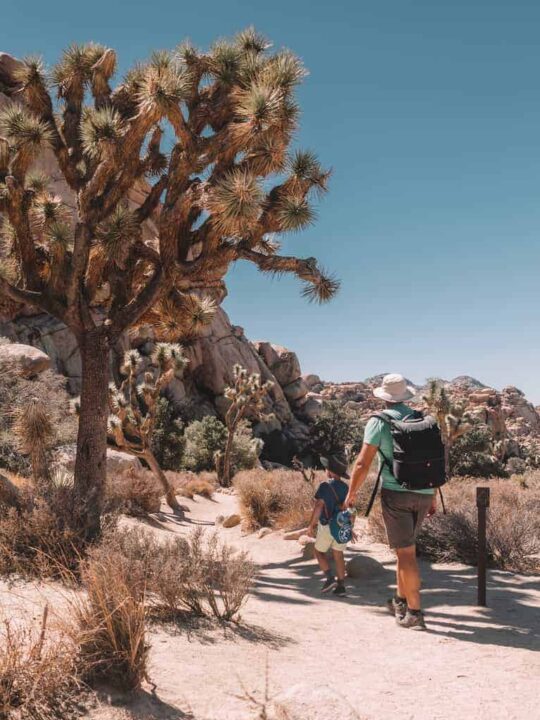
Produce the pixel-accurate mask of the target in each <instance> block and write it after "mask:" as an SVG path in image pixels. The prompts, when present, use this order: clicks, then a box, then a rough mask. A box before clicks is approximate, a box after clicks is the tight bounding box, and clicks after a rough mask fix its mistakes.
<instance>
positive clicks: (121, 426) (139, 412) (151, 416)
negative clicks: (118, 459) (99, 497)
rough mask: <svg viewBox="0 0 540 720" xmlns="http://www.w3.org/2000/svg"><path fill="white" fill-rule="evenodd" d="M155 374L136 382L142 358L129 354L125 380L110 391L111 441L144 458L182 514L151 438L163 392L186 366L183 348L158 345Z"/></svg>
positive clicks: (168, 499)
mask: <svg viewBox="0 0 540 720" xmlns="http://www.w3.org/2000/svg"><path fill="white" fill-rule="evenodd" d="M152 362H153V364H154V365H155V366H156V370H155V372H151V371H150V370H148V371H147V372H145V373H144V381H143V382H141V383H138V382H137V377H138V376H139V375H140V373H141V369H142V357H141V355H140V354H139V353H138V352H137V350H130V351H129V352H127V353H126V355H125V358H124V363H123V365H122V367H121V368H120V372H121V373H122V375H123V376H124V377H125V379H124V381H123V382H122V385H121V386H120V388H116V386H115V385H111V386H110V387H109V408H110V411H111V414H110V416H109V423H108V433H109V438H110V439H111V440H112V441H113V442H114V443H115V445H116V446H117V447H119V448H121V449H122V450H125V451H126V452H128V453H131V454H132V455H135V456H136V457H139V458H142V459H143V460H145V461H146V462H147V463H148V466H149V467H150V469H151V470H152V472H153V473H154V475H155V476H156V477H157V479H158V480H159V482H160V483H161V485H162V487H163V491H164V493H165V499H166V500H167V503H168V505H169V507H170V508H172V509H173V510H174V511H175V512H180V511H181V508H180V505H179V504H178V501H177V499H176V496H175V494H174V490H173V488H172V487H171V486H170V484H169V481H168V480H167V476H166V475H165V473H164V472H163V470H162V469H161V468H160V466H159V463H158V461H157V460H156V456H155V455H154V453H153V452H152V436H153V433H154V428H155V424H156V416H157V412H158V409H159V405H158V401H159V397H160V393H161V391H162V390H163V389H164V388H165V387H166V386H167V385H168V384H169V383H170V382H171V380H172V379H173V378H174V377H178V376H179V375H181V373H182V372H183V371H184V368H185V366H186V365H187V362H188V361H187V359H186V358H185V357H184V354H183V351H182V348H181V347H180V345H172V344H169V343H159V344H158V345H157V346H156V349H155V351H154V353H153V355H152Z"/></svg>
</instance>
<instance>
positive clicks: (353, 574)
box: [346, 555, 387, 580]
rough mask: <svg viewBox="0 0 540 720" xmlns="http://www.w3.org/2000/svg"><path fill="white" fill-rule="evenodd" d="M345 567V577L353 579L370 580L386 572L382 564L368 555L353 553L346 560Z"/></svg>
mask: <svg viewBox="0 0 540 720" xmlns="http://www.w3.org/2000/svg"><path fill="white" fill-rule="evenodd" d="M346 568H347V577H350V578H354V579H355V580H370V579H371V578H375V577H380V576H381V575H385V574H386V573H387V570H386V569H385V567H384V565H381V563H380V562H378V561H377V560H375V559H374V558H372V557H369V555H354V556H353V557H352V558H351V559H350V560H349V561H348V562H347V565H346Z"/></svg>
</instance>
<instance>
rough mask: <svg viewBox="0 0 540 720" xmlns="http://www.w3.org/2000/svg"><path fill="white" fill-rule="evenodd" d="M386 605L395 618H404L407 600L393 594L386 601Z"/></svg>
mask: <svg viewBox="0 0 540 720" xmlns="http://www.w3.org/2000/svg"><path fill="white" fill-rule="evenodd" d="M386 607H387V608H388V610H389V611H390V613H391V614H392V615H394V617H396V618H399V619H401V618H404V617H405V615H406V614H407V601H406V600H403V599H402V598H398V597H396V596H395V595H394V597H391V598H390V599H389V600H387V601H386Z"/></svg>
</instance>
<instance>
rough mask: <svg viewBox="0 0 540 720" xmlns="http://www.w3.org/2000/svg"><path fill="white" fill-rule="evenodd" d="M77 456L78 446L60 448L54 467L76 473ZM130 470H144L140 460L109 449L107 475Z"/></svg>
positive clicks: (56, 454) (55, 457)
mask: <svg viewBox="0 0 540 720" xmlns="http://www.w3.org/2000/svg"><path fill="white" fill-rule="evenodd" d="M76 454H77V446H76V445H74V444H73V445H64V446H62V447H60V448H58V449H57V451H56V453H55V456H54V460H53V466H54V467H56V468H63V469H64V470H67V472H74V470H75V457H76ZM129 469H133V470H142V469H143V466H142V464H141V461H140V460H139V458H136V457H134V456H133V455H130V454H129V453H126V452H122V451H121V450H115V449H114V448H107V475H115V474H117V473H119V472H124V471H126V470H129Z"/></svg>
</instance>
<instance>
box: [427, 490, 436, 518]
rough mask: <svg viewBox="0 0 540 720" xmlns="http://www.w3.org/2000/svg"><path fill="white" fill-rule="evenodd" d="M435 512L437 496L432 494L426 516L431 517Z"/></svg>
mask: <svg viewBox="0 0 540 720" xmlns="http://www.w3.org/2000/svg"><path fill="white" fill-rule="evenodd" d="M436 512H437V496H436V495H433V500H432V501H431V505H430V508H429V510H428V512H427V516H428V517H431V516H432V515H435V513H436Z"/></svg>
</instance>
